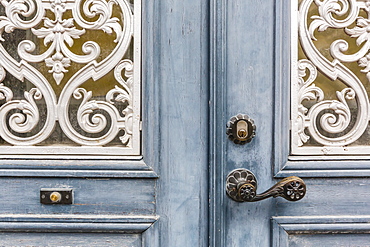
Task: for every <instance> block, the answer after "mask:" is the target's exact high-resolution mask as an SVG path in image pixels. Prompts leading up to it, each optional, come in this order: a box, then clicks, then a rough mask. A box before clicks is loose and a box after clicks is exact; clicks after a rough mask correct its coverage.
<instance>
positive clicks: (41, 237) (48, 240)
mask: <svg viewBox="0 0 370 247" xmlns="http://www.w3.org/2000/svg"><path fill="white" fill-rule="evenodd" d="M0 246H60V247H62V246H79V247H82V246H83V247H87V246H89V247H90V246H91V247H104V246H117V247H118V246H119V247H139V246H141V237H140V235H139V234H97V233H94V234H92V233H88V234H86V233H85V234H83V233H81V234H77V233H48V234H45V233H0Z"/></svg>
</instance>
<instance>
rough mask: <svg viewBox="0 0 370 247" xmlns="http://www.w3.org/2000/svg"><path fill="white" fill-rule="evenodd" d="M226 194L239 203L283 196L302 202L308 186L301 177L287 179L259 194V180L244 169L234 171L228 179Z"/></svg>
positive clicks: (289, 199)
mask: <svg viewBox="0 0 370 247" xmlns="http://www.w3.org/2000/svg"><path fill="white" fill-rule="evenodd" d="M226 193H227V195H228V196H229V197H230V198H231V199H233V200H234V201H237V202H256V201H261V200H263V199H266V198H269V197H278V196H281V197H283V198H285V199H287V200H288V201H298V200H301V199H302V198H303V197H304V196H305V194H306V184H305V183H304V181H303V180H302V179H301V178H299V177H295V176H292V177H287V178H284V179H283V180H281V181H280V182H278V183H277V184H275V185H274V186H272V187H271V188H270V189H268V190H266V191H265V192H263V193H261V194H257V179H256V177H255V176H254V174H253V173H252V172H251V171H249V170H247V169H244V168H239V169H236V170H233V171H232V172H230V173H229V175H228V176H227V178H226Z"/></svg>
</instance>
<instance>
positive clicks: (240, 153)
mask: <svg viewBox="0 0 370 247" xmlns="http://www.w3.org/2000/svg"><path fill="white" fill-rule="evenodd" d="M217 2H218V3H219V4H218V7H223V9H222V11H221V10H219V9H214V11H216V12H215V13H214V15H217V16H218V18H222V19H221V20H218V19H217V18H216V19H215V20H214V25H213V28H215V29H216V30H215V31H214V32H217V33H218V37H217V38H218V40H217V42H215V43H214V47H216V48H215V49H216V50H215V52H216V53H217V54H215V55H214V56H215V57H214V58H213V59H215V60H218V62H215V65H214V68H219V67H221V68H222V69H221V70H218V71H217V72H218V73H217V76H214V77H213V79H214V80H213V81H212V83H213V84H212V85H215V86H214V87H215V89H213V92H215V93H214V94H213V100H214V102H212V103H213V108H214V109H215V110H214V112H215V114H218V116H217V118H216V119H215V120H216V121H218V123H217V124H215V125H214V126H215V127H214V129H215V130H214V133H218V135H216V136H214V137H213V138H214V141H213V143H214V148H215V149H216V150H215V151H214V153H215V154H216V153H222V154H219V155H215V156H213V157H214V158H213V160H212V159H211V161H212V162H213V164H212V167H219V168H214V170H213V173H211V176H213V177H214V178H216V179H214V181H216V182H215V183H217V184H221V185H215V186H218V187H215V188H216V190H213V191H214V192H213V195H214V196H215V197H216V199H215V198H212V201H214V202H219V204H217V205H215V206H213V207H214V208H212V211H211V215H212V214H213V220H216V223H211V224H213V225H211V229H213V240H211V241H213V244H214V245H213V246H220V247H221V246H244V245H246V244H247V245H248V246H268V245H269V243H270V240H269V239H270V220H269V215H270V214H271V212H273V211H274V205H273V201H271V200H266V201H261V202H257V203H237V202H234V201H231V200H230V199H229V198H227V197H226V195H225V189H224V183H225V178H226V175H227V174H228V173H229V172H230V171H231V170H233V169H236V168H240V167H243V168H247V169H249V170H251V171H253V172H254V173H255V175H256V176H257V179H258V181H259V182H258V183H259V186H260V188H259V189H258V191H259V192H260V191H263V190H264V189H267V188H268V187H269V186H271V185H272V180H271V177H272V170H271V161H272V158H273V155H272V151H273V145H272V144H273V138H272V135H271V134H272V133H273V132H272V130H273V122H272V121H271V119H272V118H271V117H272V115H273V112H274V108H273V104H274V101H273V95H274V94H273V92H274V89H273V81H274V76H273V71H274V70H273V63H274V57H273V55H272V54H273V51H274V45H273V44H274V37H273V33H274V19H273V18H272V17H273V16H274V11H275V10H274V4H275V3H274V1H266V0H264V1H238V0H236V1H217ZM223 12H224V13H223ZM250 23H254V24H253V25H250ZM262 26H263V28H262ZM217 66H218V67H217ZM219 78H221V80H222V81H221V82H219ZM211 92H212V90H211ZM217 93H219V94H222V95H223V96H220V95H217ZM222 97H225V99H224V101H223V102H222V99H223V98H222ZM219 98H221V104H220V102H219V101H218V99H219ZM238 113H242V114H247V115H248V116H249V117H251V118H252V119H254V120H255V123H256V125H257V130H256V137H255V138H254V139H253V140H252V142H251V143H249V144H247V145H243V146H240V145H236V144H234V143H232V142H230V141H229V140H228V139H227V137H226V135H225V127H224V126H225V124H226V123H227V121H228V120H229V118H230V117H232V116H234V115H236V114H238ZM220 116H222V117H220ZM217 128H218V130H216V129H217ZM218 142H223V144H222V145H221V144H218ZM211 157H212V156H211ZM211 193H212V192H211ZM211 195H212V194H211ZM220 202H221V203H220ZM250 226H253V227H250ZM218 231H219V232H220V235H218V234H217V233H218ZM261 236H263V237H261Z"/></svg>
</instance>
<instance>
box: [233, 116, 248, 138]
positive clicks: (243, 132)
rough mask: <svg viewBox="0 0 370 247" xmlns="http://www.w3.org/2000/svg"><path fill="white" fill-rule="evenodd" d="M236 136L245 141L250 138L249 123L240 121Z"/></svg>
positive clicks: (237, 125)
mask: <svg viewBox="0 0 370 247" xmlns="http://www.w3.org/2000/svg"><path fill="white" fill-rule="evenodd" d="M236 134H237V135H238V138H240V139H245V138H247V137H248V123H247V122H246V121H244V120H240V121H238V123H237V124H236Z"/></svg>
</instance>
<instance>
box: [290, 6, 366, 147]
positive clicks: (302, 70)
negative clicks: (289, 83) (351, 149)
mask: <svg viewBox="0 0 370 247" xmlns="http://www.w3.org/2000/svg"><path fill="white" fill-rule="evenodd" d="M310 8H311V9H312V8H315V9H316V11H314V12H316V13H318V15H316V14H314V15H311V16H310V15H309V13H311V12H310ZM361 10H364V11H365V13H366V14H367V15H368V16H367V17H366V18H364V16H362V14H360V12H361ZM298 18H299V24H298V35H299V42H300V45H301V47H302V50H303V51H304V54H305V55H306V57H307V59H301V60H299V61H298V65H297V69H298V72H297V73H296V75H297V77H296V78H293V80H297V82H296V83H294V85H295V86H293V89H292V90H293V91H292V94H294V95H297V96H296V97H292V99H293V100H295V101H294V102H292V106H294V107H295V109H292V118H293V136H292V138H293V141H292V143H293V148H292V149H293V154H294V152H295V151H296V150H297V148H301V151H300V152H298V153H299V154H317V153H315V151H313V150H314V149H304V148H305V147H310V146H312V145H313V146H316V147H319V148H320V145H321V147H328V148H330V147H346V149H347V146H350V145H351V144H353V143H354V142H356V141H357V140H358V139H359V138H360V137H361V136H362V135H363V133H364V132H365V130H366V128H367V127H368V122H369V119H370V118H369V109H370V107H369V98H368V95H367V91H366V89H365V87H364V83H363V82H361V80H360V79H359V77H358V75H356V73H355V72H353V71H351V69H350V68H349V66H348V63H353V62H357V63H358V66H359V67H362V68H363V69H360V71H361V73H365V74H366V76H367V78H368V80H369V82H370V21H369V20H370V19H369V18H370V1H362V0H361V1H360V0H302V1H301V2H300V5H299V11H298ZM329 30H330V31H331V32H333V30H339V31H341V32H342V33H343V35H344V36H347V37H343V38H342V39H337V40H334V41H333V42H332V43H331V45H330V49H329V50H330V56H331V57H332V59H329V58H328V56H327V55H324V54H322V53H321V50H320V49H319V48H318V47H317V42H319V41H320V40H319V39H318V38H317V36H318V35H317V34H318V32H321V33H325V32H327V31H329ZM321 37H322V36H321ZM345 38H346V39H345ZM348 38H353V39H356V42H355V43H356V44H357V46H358V49H357V51H356V52H355V53H353V54H351V53H349V52H348V51H349V48H350V47H349V46H350V45H349V43H348V41H347V40H348ZM318 71H319V72H320V73H321V74H322V75H324V76H325V77H327V78H328V79H330V80H332V81H335V80H336V81H340V82H341V83H342V84H343V88H344V89H342V90H341V91H337V92H336V98H337V99H334V100H333V99H326V98H325V94H326V93H324V90H322V89H321V88H320V87H318V86H316V85H317V74H318ZM307 72H308V74H307ZM293 74H294V73H293ZM315 82H316V83H315ZM315 84H316V85H315ZM325 88H330V85H327V86H326V87H325ZM326 90H328V89H326ZM354 113H355V114H354ZM310 139H312V141H313V142H311V143H315V144H309V142H308V141H309V140H310ZM304 150H307V152H305V151H304ZM318 150H319V149H318ZM336 150H337V151H338V150H339V151H338V152H337V153H341V152H340V150H343V149H336ZM334 154H335V153H334Z"/></svg>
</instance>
